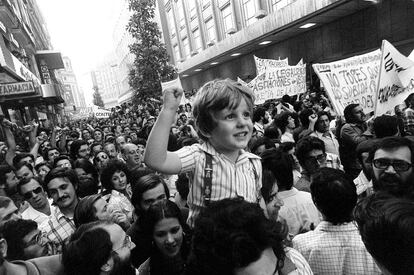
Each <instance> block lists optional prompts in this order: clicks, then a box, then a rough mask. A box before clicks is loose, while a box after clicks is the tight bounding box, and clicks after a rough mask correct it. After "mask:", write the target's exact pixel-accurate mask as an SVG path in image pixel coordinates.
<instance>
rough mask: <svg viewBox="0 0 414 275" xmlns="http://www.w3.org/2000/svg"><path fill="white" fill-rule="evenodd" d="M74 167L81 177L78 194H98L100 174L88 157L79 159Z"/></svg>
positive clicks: (80, 195) (83, 195) (82, 195)
mask: <svg viewBox="0 0 414 275" xmlns="http://www.w3.org/2000/svg"><path fill="white" fill-rule="evenodd" d="M73 169H74V170H75V172H76V174H77V175H78V178H79V189H78V196H79V197H80V198H83V197H85V196H89V195H93V194H97V193H98V190H99V174H98V171H97V170H96V168H95V166H93V164H92V163H90V162H89V160H87V159H77V160H76V161H75V162H74V163H73Z"/></svg>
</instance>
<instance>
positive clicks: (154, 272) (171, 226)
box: [138, 200, 190, 275]
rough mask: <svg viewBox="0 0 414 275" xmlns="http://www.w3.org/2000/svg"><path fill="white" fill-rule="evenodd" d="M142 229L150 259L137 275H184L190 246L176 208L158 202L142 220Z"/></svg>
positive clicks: (179, 212) (187, 233)
mask: <svg viewBox="0 0 414 275" xmlns="http://www.w3.org/2000/svg"><path fill="white" fill-rule="evenodd" d="M142 219H143V230H144V232H145V234H146V235H147V237H148V238H151V240H152V251H151V256H150V257H149V258H148V260H147V261H145V262H144V263H143V264H142V265H141V266H140V267H139V269H138V274H139V275H149V274H151V275H161V274H169V275H178V274H184V271H185V263H186V259H187V256H188V252H189V247H190V238H189V228H188V225H187V224H186V223H185V221H184V219H183V217H182V215H181V211H180V209H179V208H178V206H177V205H176V204H175V203H173V202H171V201H169V200H162V201H158V202H156V203H154V204H152V205H151V206H150V208H149V209H148V211H147V212H145V214H144V215H143V217H142Z"/></svg>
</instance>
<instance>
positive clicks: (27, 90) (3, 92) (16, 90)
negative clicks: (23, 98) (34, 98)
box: [0, 81, 36, 96]
mask: <svg viewBox="0 0 414 275" xmlns="http://www.w3.org/2000/svg"><path fill="white" fill-rule="evenodd" d="M35 92H36V90H35V87H34V85H33V82H31V81H26V82H16V83H6V84H0V96H16V95H22V94H34V93H35Z"/></svg>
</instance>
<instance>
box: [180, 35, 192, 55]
mask: <svg viewBox="0 0 414 275" xmlns="http://www.w3.org/2000/svg"><path fill="white" fill-rule="evenodd" d="M182 42H183V49H184V56H185V58H188V57H190V55H191V53H190V51H191V50H190V43H188V38H187V37H186V38H184V39H183V40H182Z"/></svg>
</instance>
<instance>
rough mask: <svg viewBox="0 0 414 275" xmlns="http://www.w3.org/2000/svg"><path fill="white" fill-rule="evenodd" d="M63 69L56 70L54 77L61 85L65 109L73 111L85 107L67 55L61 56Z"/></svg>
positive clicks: (83, 98)
mask: <svg viewBox="0 0 414 275" xmlns="http://www.w3.org/2000/svg"><path fill="white" fill-rule="evenodd" d="M63 64H64V65H65V68H64V69H61V70H58V71H56V77H57V78H58V79H59V81H60V83H61V84H62V86H63V90H64V94H63V98H64V100H65V103H64V105H65V111H66V112H70V111H74V110H76V109H77V108H80V107H86V102H85V97H84V95H83V93H82V92H81V91H80V90H79V86H78V81H77V79H76V75H75V72H74V71H73V68H72V62H71V60H70V59H69V57H67V56H63Z"/></svg>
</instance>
